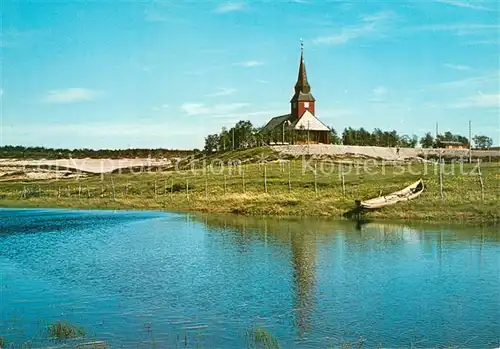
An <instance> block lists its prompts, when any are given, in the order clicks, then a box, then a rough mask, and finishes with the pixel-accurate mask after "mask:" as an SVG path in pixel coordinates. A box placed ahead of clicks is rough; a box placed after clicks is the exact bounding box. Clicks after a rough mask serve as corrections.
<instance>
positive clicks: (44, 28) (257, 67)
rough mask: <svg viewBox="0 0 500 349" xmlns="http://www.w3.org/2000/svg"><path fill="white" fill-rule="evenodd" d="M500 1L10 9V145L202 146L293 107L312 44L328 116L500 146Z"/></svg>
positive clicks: (320, 100) (321, 108)
mask: <svg viewBox="0 0 500 349" xmlns="http://www.w3.org/2000/svg"><path fill="white" fill-rule="evenodd" d="M499 15H500V9H499V4H498V2H493V1H481V0H476V1H464V0H441V1H437V0H434V1H431V0H429V1H365V2H361V1H353V2H348V1H312V0H311V1H309V0H296V1H266V2H258V1H252V2H250V1H248V2H243V1H242V2H236V1H234V2H219V1H217V2H216V1H211V2H209V1H180V0H177V1H156V2H146V1H141V2H139V1H137V2H131V1H106V2H97V1H95V2H90V1H88V2H86V1H73V2H72V1H70V0H66V1H62V0H61V1H34V0H33V1H27V0H25V1H2V32H1V41H0V46H1V63H2V66H1V77H2V87H1V91H0V92H1V103H2V105H1V110H2V121H1V123H2V132H1V143H2V144H16V145H33V146H36V145H40V146H50V147H69V148H80V147H87V148H125V147H167V148H191V147H202V145H203V142H204V136H205V135H206V134H208V133H213V132H218V131H219V130H220V128H221V127H222V126H227V127H230V126H231V125H233V124H234V123H235V122H236V121H238V120H240V119H249V120H251V121H252V122H253V123H254V124H256V125H262V124H264V123H265V122H266V121H267V120H268V119H269V118H270V117H272V116H275V115H279V114H284V113H287V112H288V111H289V101H290V98H291V96H292V91H293V86H294V84H295V80H296V77H297V69H298V63H299V56H300V38H303V40H304V47H305V59H306V65H307V71H308V78H309V82H310V83H311V87H312V92H313V94H314V96H315V97H316V100H317V102H316V115H317V116H318V117H319V118H320V119H321V120H323V121H324V122H325V123H326V124H327V125H330V126H333V127H334V128H335V129H337V130H338V131H340V132H341V131H342V130H343V128H344V127H347V126H352V127H356V128H357V127H365V128H367V129H370V130H371V129H373V128H375V127H379V128H382V129H384V130H385V129H396V130H397V131H398V132H401V133H406V134H413V133H415V134H418V135H419V136H420V135H422V134H424V133H425V132H428V131H430V132H433V133H434V132H435V123H436V122H438V123H439V127H440V131H443V132H444V131H447V130H450V131H452V132H453V133H461V134H463V135H468V121H469V120H472V128H473V134H486V135H488V136H490V137H492V138H493V139H494V143H495V144H499V141H500V137H499V134H500V129H499V128H500V125H499V124H500V121H499V99H500V89H499V73H500V68H499V59H500V57H499V50H500V49H499V47H500V37H499V35H500V34H499V33H500V24H499V19H498V17H499Z"/></svg>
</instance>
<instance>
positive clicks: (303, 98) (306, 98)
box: [290, 92, 316, 102]
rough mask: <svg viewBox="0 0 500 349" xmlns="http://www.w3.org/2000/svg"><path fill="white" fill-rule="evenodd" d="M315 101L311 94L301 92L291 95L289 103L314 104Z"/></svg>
mask: <svg viewBox="0 0 500 349" xmlns="http://www.w3.org/2000/svg"><path fill="white" fill-rule="evenodd" d="M315 100H316V99H315V98H314V97H313V95H312V93H310V92H309V93H302V92H299V93H296V94H294V95H293V97H292V99H291V100H290V102H297V101H300V102H314V101H315Z"/></svg>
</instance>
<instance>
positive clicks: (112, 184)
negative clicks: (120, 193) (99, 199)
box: [110, 176, 116, 201]
mask: <svg viewBox="0 0 500 349" xmlns="http://www.w3.org/2000/svg"><path fill="white" fill-rule="evenodd" d="M110 177H111V189H112V190H113V201H116V192H115V181H114V180H113V176H110Z"/></svg>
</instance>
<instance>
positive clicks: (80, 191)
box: [38, 184, 82, 200]
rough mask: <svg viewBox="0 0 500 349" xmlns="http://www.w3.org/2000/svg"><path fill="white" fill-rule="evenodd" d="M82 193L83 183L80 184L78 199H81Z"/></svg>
mask: <svg viewBox="0 0 500 349" xmlns="http://www.w3.org/2000/svg"><path fill="white" fill-rule="evenodd" d="M38 188H40V187H38ZM81 195H82V185H81V184H80V185H78V200H80V198H81Z"/></svg>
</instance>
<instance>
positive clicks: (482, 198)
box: [477, 158, 484, 201]
mask: <svg viewBox="0 0 500 349" xmlns="http://www.w3.org/2000/svg"><path fill="white" fill-rule="evenodd" d="M477 172H478V175H479V183H480V184H481V200H482V201H484V182H483V175H482V173H481V161H480V160H479V158H478V159H477Z"/></svg>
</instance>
